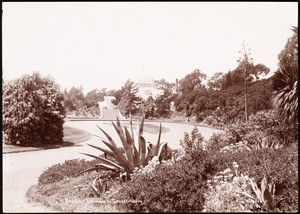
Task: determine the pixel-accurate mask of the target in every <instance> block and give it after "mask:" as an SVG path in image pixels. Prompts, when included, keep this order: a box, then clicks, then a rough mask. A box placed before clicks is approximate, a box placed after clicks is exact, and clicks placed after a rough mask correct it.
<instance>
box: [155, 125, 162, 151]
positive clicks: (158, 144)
mask: <svg viewBox="0 0 300 214" xmlns="http://www.w3.org/2000/svg"><path fill="white" fill-rule="evenodd" d="M160 137H161V123H159V133H158V139H157V143H156V148H155V152H154V155H157V154H158V151H159V147H160Z"/></svg>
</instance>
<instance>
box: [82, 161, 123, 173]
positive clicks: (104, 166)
mask: <svg viewBox="0 0 300 214" xmlns="http://www.w3.org/2000/svg"><path fill="white" fill-rule="evenodd" d="M95 170H96V171H98V170H109V171H113V172H118V171H119V170H118V169H117V168H116V167H114V166H111V165H108V164H103V163H101V164H97V165H96V166H95V167H91V168H88V169H85V170H82V171H81V172H79V174H82V173H85V172H90V171H95Z"/></svg>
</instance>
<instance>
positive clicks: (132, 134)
mask: <svg viewBox="0 0 300 214" xmlns="http://www.w3.org/2000/svg"><path fill="white" fill-rule="evenodd" d="M129 129H130V131H131V136H132V140H133V143H134V133H133V127H132V116H131V115H130V117H129Z"/></svg>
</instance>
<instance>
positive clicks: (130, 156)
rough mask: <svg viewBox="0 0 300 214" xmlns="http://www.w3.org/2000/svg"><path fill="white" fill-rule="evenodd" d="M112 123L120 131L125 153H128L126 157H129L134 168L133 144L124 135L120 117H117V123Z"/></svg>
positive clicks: (129, 161)
mask: <svg viewBox="0 0 300 214" xmlns="http://www.w3.org/2000/svg"><path fill="white" fill-rule="evenodd" d="M111 123H112V125H113V126H114V128H115V130H116V132H117V133H118V135H119V137H120V139H121V142H122V144H123V148H124V151H125V154H126V157H127V159H128V163H129V165H130V167H131V168H133V155H132V149H131V146H130V145H129V144H128V142H127V140H126V138H125V135H124V132H123V130H122V127H121V124H120V121H119V118H118V117H117V125H115V124H114V123H113V122H111Z"/></svg>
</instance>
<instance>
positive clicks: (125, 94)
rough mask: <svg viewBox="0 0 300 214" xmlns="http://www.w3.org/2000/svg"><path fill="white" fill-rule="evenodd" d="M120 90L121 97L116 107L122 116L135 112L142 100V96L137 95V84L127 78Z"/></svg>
mask: <svg viewBox="0 0 300 214" xmlns="http://www.w3.org/2000/svg"><path fill="white" fill-rule="evenodd" d="M120 91H121V92H122V97H121V100H120V101H119V102H118V107H119V109H120V111H121V113H122V114H123V115H124V116H129V115H131V114H132V115H134V114H137V113H138V111H139V108H140V104H141V102H142V98H141V97H138V96H137V92H138V87H137V85H136V84H135V83H134V82H133V81H131V80H130V79H129V80H127V82H126V83H125V85H124V86H123V87H122V88H121V90H120Z"/></svg>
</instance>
